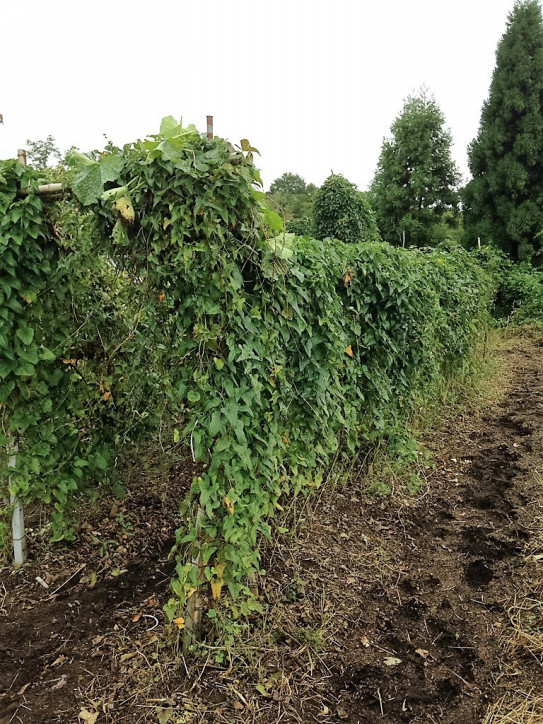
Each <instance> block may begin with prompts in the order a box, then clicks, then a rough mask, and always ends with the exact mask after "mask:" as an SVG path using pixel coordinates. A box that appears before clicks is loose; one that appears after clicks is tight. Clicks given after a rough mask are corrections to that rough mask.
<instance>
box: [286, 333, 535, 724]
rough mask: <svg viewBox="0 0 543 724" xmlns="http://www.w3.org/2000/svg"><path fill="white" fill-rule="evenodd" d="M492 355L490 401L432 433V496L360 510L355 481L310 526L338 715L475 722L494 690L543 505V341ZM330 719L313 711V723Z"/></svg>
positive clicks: (330, 704) (312, 593) (315, 591)
mask: <svg viewBox="0 0 543 724" xmlns="http://www.w3.org/2000/svg"><path fill="white" fill-rule="evenodd" d="M500 362H501V365H502V369H503V371H504V375H503V384H504V387H503V390H502V393H501V394H500V395H499V399H498V400H497V401H496V402H495V403H494V404H492V405H491V406H489V407H488V408H487V409H485V410H484V411H482V412H481V413H480V414H479V415H474V414H471V415H469V416H467V417H466V418H465V419H463V420H462V419H454V420H451V421H450V424H448V425H445V426H444V427H443V428H442V429H441V431H440V434H439V435H438V436H435V437H434V440H433V441H431V442H430V445H431V447H433V448H434V452H435V455H436V462H437V468H436V470H435V472H434V473H433V474H432V475H431V476H430V481H429V483H430V487H429V492H428V495H426V496H424V497H423V498H422V499H421V500H420V501H419V502H418V503H417V504H412V505H408V506H405V507H404V508H402V509H399V510H396V511H394V512H391V511H390V507H389V506H386V507H385V506H383V507H382V508H381V509H379V507H378V506H376V505H369V506H367V505H366V506H362V507H361V506H360V505H359V502H358V499H357V496H356V495H353V493H352V488H351V492H350V493H349V494H348V495H346V494H345V495H341V494H338V495H336V496H335V497H334V500H333V504H332V507H330V508H329V509H328V510H326V511H323V512H324V515H322V516H321V515H320V513H319V515H318V517H315V518H314V520H313V523H312V525H311V526H310V528H309V529H308V531H307V533H306V537H305V541H304V545H303V552H302V553H301V557H302V559H303V562H304V569H305V571H306V572H312V574H313V578H312V576H311V574H310V576H309V580H311V579H312V580H313V581H314V584H311V583H309V584H308V585H307V586H306V587H305V594H306V597H307V596H309V598H311V599H312V600H313V602H314V605H313V625H314V624H315V620H316V619H315V615H314V612H315V611H316V610H317V608H316V606H318V605H319V604H318V601H319V597H320V596H321V595H322V590H323V588H324V589H325V590H326V596H327V603H328V607H329V609H332V610H334V611H335V612H336V613H337V617H334V618H333V619H329V620H328V624H327V623H326V621H325V618H323V617H321V630H322V632H323V635H324V636H325V637H326V636H327V637H328V640H327V645H326V647H325V649H324V650H323V651H322V654H321V665H320V667H319V669H320V675H321V676H322V680H321V682H320V687H319V688H320V696H319V699H320V702H319V703H322V702H325V706H326V708H327V709H328V710H329V711H330V713H331V714H332V713H335V715H336V717H337V718H338V719H340V720H343V721H345V722H353V724H354V723H355V722H356V723H358V722H360V723H362V722H363V723H364V724H365V723H366V722H367V723H368V724H370V723H373V722H378V721H379V722H384V723H390V724H398V723H399V722H412V723H413V724H414V723H415V722H440V723H444V724H445V723H447V724H452V723H453V722H457V723H458V724H472V723H473V724H475V723H479V722H481V721H482V719H483V716H484V713H485V711H486V709H487V707H488V703H489V700H491V699H492V696H493V694H494V691H493V682H494V681H495V680H496V679H497V676H498V673H499V670H500V657H501V656H503V651H502V647H501V645H500V642H501V638H502V634H503V632H504V627H506V626H507V625H508V618H507V615H506V611H505V607H506V605H507V604H508V602H509V601H511V600H512V598H513V597H514V595H515V592H516V590H515V589H516V587H518V586H520V583H519V580H520V576H521V575H522V570H523V568H524V565H525V557H524V555H523V553H524V551H525V550H526V549H527V544H528V543H529V539H530V532H529V530H530V527H531V524H532V523H533V519H534V513H535V512H536V511H541V506H542V502H543V487H542V486H539V487H538V486H537V484H536V483H535V481H534V472H536V471H540V472H541V471H542V470H543V448H542V439H543V349H542V348H541V346H540V344H539V343H537V342H534V341H529V340H517V341H515V342H514V343H513V344H511V345H510V346H508V347H507V348H506V349H505V350H503V351H502V352H501V353H500ZM387 508H388V509H387ZM364 542H366V543H364ZM376 551H377V554H376ZM296 555H297V557H298V556H299V555H300V552H297V554H296ZM291 566H292V570H291V572H290V575H291V576H292V575H296V574H295V571H296V570H297V568H298V566H297V564H296V562H295V561H294V560H291ZM298 575H299V573H298ZM368 580H370V581H371V580H372V582H371V583H369V584H368ZM315 584H316V585H315ZM304 605H306V604H305V603H304V604H302V608H303V606H304ZM341 616H344V620H345V622H346V624H347V625H346V628H345V629H344V630H343V631H342V630H341V629H338V624H339V622H338V618H339V619H341ZM541 623H542V626H543V621H542V622H541ZM398 660H399V661H398ZM537 673H538V674H539V681H537V680H536V681H535V682H533V683H534V684H535V685H539V687H540V688H541V686H542V685H543V669H542V667H541V666H539V668H538V669H537V666H536V675H537ZM314 678H315V680H318V677H317V676H315V677H314ZM307 703H308V705H309V706H311V700H310V698H309V696H308V700H307ZM326 714H327V712H326V711H325V709H324V708H322V707H321V718H318V719H316V720H326ZM312 715H313V716H315V717H318V712H317V711H316V710H315V709H314V710H313V714H312ZM541 716H542V719H541V720H542V721H543V711H542V712H541ZM310 720H311V717H309V719H308V721H310Z"/></svg>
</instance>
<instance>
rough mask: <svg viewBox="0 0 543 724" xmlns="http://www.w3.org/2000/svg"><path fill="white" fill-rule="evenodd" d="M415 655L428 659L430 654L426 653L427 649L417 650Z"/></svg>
mask: <svg viewBox="0 0 543 724" xmlns="http://www.w3.org/2000/svg"><path fill="white" fill-rule="evenodd" d="M415 653H416V654H418V655H419V656H422V658H423V659H427V658H428V655H429V653H430V652H429V651H426V649H416V650H415Z"/></svg>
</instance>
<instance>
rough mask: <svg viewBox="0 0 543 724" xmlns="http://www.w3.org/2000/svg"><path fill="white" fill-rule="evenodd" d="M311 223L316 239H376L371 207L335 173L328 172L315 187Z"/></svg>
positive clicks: (348, 241)
mask: <svg viewBox="0 0 543 724" xmlns="http://www.w3.org/2000/svg"><path fill="white" fill-rule="evenodd" d="M313 225H314V233H315V236H316V237H317V238H318V239H326V238H334V239H339V240H340V241H345V242H347V243H354V242H357V241H380V238H379V231H378V229H377V224H376V222H375V218H374V216H373V211H372V210H371V207H370V205H369V203H368V202H367V201H366V199H365V198H364V195H363V194H362V193H361V192H360V191H358V189H357V188H356V186H355V185H354V184H352V183H351V182H350V181H348V180H347V179H346V178H344V177H343V176H340V175H337V174H332V175H331V176H329V177H328V178H327V179H326V181H325V182H324V183H323V185H322V186H321V187H320V189H319V190H318V191H317V195H316V198H315V207H314V210H313Z"/></svg>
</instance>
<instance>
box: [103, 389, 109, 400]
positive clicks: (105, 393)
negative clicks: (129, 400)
mask: <svg viewBox="0 0 543 724" xmlns="http://www.w3.org/2000/svg"><path fill="white" fill-rule="evenodd" d="M110 397H111V392H110V391H109V390H108V391H107V392H104V394H103V395H102V399H103V400H105V401H106V402H107V401H108V400H109V398H110Z"/></svg>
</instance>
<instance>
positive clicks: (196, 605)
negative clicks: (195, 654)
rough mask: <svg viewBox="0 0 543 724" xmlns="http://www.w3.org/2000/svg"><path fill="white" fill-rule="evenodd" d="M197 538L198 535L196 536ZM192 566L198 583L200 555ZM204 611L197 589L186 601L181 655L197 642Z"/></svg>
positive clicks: (198, 517)
mask: <svg viewBox="0 0 543 724" xmlns="http://www.w3.org/2000/svg"><path fill="white" fill-rule="evenodd" d="M202 516H203V511H202V509H201V508H198V512H197V513H196V530H197V531H198V530H199V528H200V523H201V521H202ZM196 536H197V538H198V534H196ZM192 564H193V565H194V566H197V567H198V581H200V580H201V574H202V569H203V567H204V565H203V560H202V554H201V553H198V555H197V556H195V557H193V559H192ZM203 611H204V597H203V596H202V592H201V588H200V587H198V588H197V589H196V590H195V591H194V593H193V594H192V596H191V597H190V598H189V600H188V601H187V608H186V611H185V629H184V631H183V653H185V654H187V653H188V652H189V650H190V647H191V646H192V645H193V644H194V643H196V641H197V640H198V632H199V629H200V625H201V623H202V613H203Z"/></svg>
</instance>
